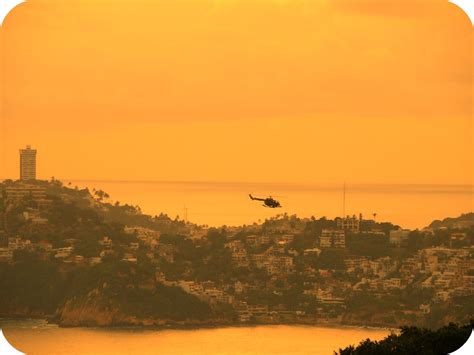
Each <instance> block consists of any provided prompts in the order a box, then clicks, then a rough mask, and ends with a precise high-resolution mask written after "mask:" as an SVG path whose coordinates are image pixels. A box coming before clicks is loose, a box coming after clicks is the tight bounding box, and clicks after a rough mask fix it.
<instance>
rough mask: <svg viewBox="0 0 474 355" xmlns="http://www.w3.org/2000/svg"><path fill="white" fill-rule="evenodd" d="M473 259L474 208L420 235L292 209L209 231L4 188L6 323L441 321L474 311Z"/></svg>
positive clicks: (0, 279) (1, 234)
mask: <svg viewBox="0 0 474 355" xmlns="http://www.w3.org/2000/svg"><path fill="white" fill-rule="evenodd" d="M473 255H474V214H473V213H468V214H465V215H462V216H460V217H457V218H449V219H446V220H444V221H434V222H433V223H432V224H431V225H430V226H428V227H427V228H425V229H423V230H404V229H401V228H400V227H398V226H396V225H393V224H391V223H388V222H385V223H379V222H375V221H373V220H366V219H363V218H362V216H358V217H357V216H346V217H343V218H337V219H335V220H330V219H327V218H324V217H311V218H299V217H297V216H295V215H293V216H289V215H287V214H280V215H276V216H275V217H273V218H271V219H268V220H265V221H264V222H263V223H259V224H257V223H254V224H252V225H243V226H223V227H220V228H209V227H207V226H200V225H196V224H193V223H190V222H185V221H183V220H180V219H179V218H174V219H173V218H170V217H169V216H167V215H165V214H160V215H156V216H149V215H145V214H143V213H142V212H141V210H140V208H139V207H138V206H131V205H127V204H120V203H118V202H115V203H113V202H111V200H110V196H108V194H107V193H106V192H104V191H101V190H88V189H78V188H75V187H73V186H64V185H63V184H62V183H61V182H60V181H58V180H54V179H53V180H51V181H34V182H31V183H26V182H19V181H11V180H6V181H4V182H2V183H1V184H0V317H42V318H44V317H47V318H49V319H51V320H52V321H55V322H57V323H59V324H61V325H64V326H79V325H86V326H87V325H100V326H114V325H151V326H166V325H171V326H205V325H207V326H214V325H228V324H247V323H257V324H283V323H284V324H331V325H341V324H344V325H365V326H387V327H398V326H400V325H418V326H425V327H437V326H442V325H445V324H447V323H449V322H452V321H455V322H468V321H469V319H470V318H472V317H473V316H474V308H473V307H474V306H473V303H472V301H471V302H470V300H472V296H473V295H474V258H473Z"/></svg>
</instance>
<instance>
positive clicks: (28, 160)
mask: <svg viewBox="0 0 474 355" xmlns="http://www.w3.org/2000/svg"><path fill="white" fill-rule="evenodd" d="M35 179H36V149H31V146H29V145H27V146H26V148H25V149H20V180H35Z"/></svg>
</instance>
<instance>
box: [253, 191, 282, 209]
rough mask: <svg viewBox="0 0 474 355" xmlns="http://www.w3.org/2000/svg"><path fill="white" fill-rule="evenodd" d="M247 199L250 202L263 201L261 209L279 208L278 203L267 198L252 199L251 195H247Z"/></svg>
mask: <svg viewBox="0 0 474 355" xmlns="http://www.w3.org/2000/svg"><path fill="white" fill-rule="evenodd" d="M249 197H250V199H251V200H252V201H255V200H257V201H263V207H268V208H280V207H281V205H280V202H278V201H277V200H275V199H274V198H272V197H271V196H270V197H267V198H258V197H253V196H252V195H251V194H249Z"/></svg>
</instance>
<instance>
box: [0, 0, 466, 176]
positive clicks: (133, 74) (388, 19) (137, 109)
mask: <svg viewBox="0 0 474 355" xmlns="http://www.w3.org/2000/svg"><path fill="white" fill-rule="evenodd" d="M403 3H404V4H405V5H402V4H403ZM473 33H474V29H473V26H472V25H471V23H470V22H469V20H468V18H467V16H466V15H465V14H464V13H463V12H462V11H461V10H460V9H459V8H457V7H456V6H455V5H452V4H449V3H448V1H447V0H357V1H356V0H319V1H318V0H313V1H298V0H286V1H285V0H266V1H258V0H252V1H250V0H247V1H245V0H194V1H192V0H188V1H180V0H178V1H177V0H173V1H172V0H168V1H158V0H153V1H152V0H150V1H145V0H139V1H137V0H134V1H132V0H127V1H125V0H121V1H117V0H115V1H112V0H69V1H64V0H61V1H59V0H28V1H27V3H25V4H22V5H20V6H18V7H17V8H16V9H14V10H13V12H12V13H11V14H10V15H9V16H8V17H7V19H6V20H5V23H4V26H3V27H2V28H0V34H1V41H2V43H1V48H2V52H1V53H0V55H1V62H2V65H3V74H2V81H1V84H2V88H1V90H2V93H3V99H2V111H1V112H2V120H3V123H2V124H3V129H2V135H1V138H0V139H1V140H2V142H1V144H0V149H2V154H1V157H2V160H1V164H0V169H2V170H1V171H0V177H12V178H17V177H18V148H20V147H21V146H24V145H26V144H31V145H33V146H34V147H35V148H37V149H38V151H39V153H38V163H39V166H38V174H39V177H40V178H48V177H50V176H52V175H54V176H56V177H58V178H71V179H119V180H127V179H129V180H188V181H190V180H202V181H215V180H225V181H268V182H280V181H291V182H332V181H344V180H345V181H350V182H381V183H385V182H386V183H430V184H431V183H441V184H473V183H474V177H473V166H474V161H473V155H474V154H472V153H473V152H474V146H473V126H472V120H473V64H474V62H473V54H472V53H473V46H474V45H473V43H474V37H473Z"/></svg>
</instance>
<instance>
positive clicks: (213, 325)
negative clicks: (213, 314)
mask: <svg viewBox="0 0 474 355" xmlns="http://www.w3.org/2000/svg"><path fill="white" fill-rule="evenodd" d="M4 321H6V322H22V321H23V322H27V321H44V322H45V323H46V324H47V325H54V326H56V327H58V328H64V329H67V328H82V329H97V330H99V329H100V330H103V329H107V330H144V331H145V330H150V331H164V330H204V329H225V328H256V327H279V326H291V327H301V328H309V327H314V328H328V329H335V328H344V329H359V330H361V329H364V330H369V331H372V330H373V331H377V330H384V331H387V332H390V333H392V332H397V331H399V330H400V326H398V327H393V326H374V325H356V324H337V323H335V322H334V323H329V322H320V323H302V322H292V323H250V322H249V323H227V324H225V323H222V324H218V323H202V324H199V325H198V324H179V323H167V324H164V325H133V324H128V325H127V324H115V325H105V326H100V325H93V326H88V325H61V324H60V323H57V322H54V321H52V319H50V318H49V317H0V329H1V325H2V322H4Z"/></svg>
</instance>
